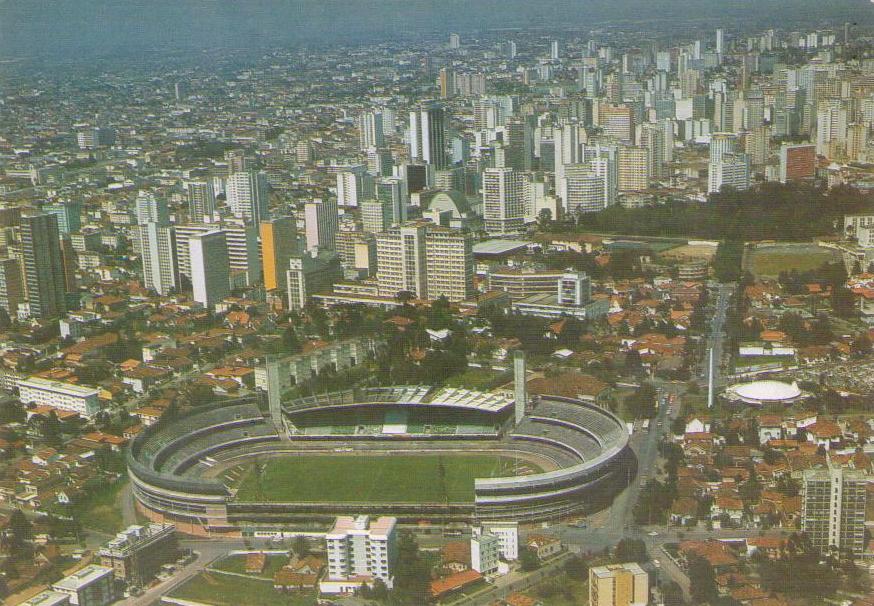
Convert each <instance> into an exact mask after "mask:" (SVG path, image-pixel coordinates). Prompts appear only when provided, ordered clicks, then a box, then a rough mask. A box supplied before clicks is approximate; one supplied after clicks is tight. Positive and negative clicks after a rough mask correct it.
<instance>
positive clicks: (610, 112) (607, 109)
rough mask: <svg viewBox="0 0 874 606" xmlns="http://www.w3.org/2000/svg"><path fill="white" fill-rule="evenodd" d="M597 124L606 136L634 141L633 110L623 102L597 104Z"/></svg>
mask: <svg viewBox="0 0 874 606" xmlns="http://www.w3.org/2000/svg"><path fill="white" fill-rule="evenodd" d="M598 126H600V127H601V129H602V130H603V131H604V134H605V135H607V136H608V137H613V138H614V139H618V140H619V141H634V110H633V109H632V108H631V107H629V106H628V105H625V104H621V105H618V104H613V103H600V104H598Z"/></svg>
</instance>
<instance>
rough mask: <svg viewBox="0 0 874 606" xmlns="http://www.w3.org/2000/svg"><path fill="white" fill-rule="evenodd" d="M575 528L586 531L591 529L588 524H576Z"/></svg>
mask: <svg viewBox="0 0 874 606" xmlns="http://www.w3.org/2000/svg"><path fill="white" fill-rule="evenodd" d="M574 526H575V527H577V528H582V529H586V528H588V527H589V525H588V524H587V523H586V522H577V523H575V524H574Z"/></svg>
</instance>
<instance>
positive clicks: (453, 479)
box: [237, 454, 531, 503]
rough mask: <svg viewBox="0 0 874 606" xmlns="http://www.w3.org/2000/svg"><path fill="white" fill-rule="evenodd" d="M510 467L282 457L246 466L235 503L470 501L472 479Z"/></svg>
mask: <svg viewBox="0 0 874 606" xmlns="http://www.w3.org/2000/svg"><path fill="white" fill-rule="evenodd" d="M519 466H520V467H522V466H525V467H527V468H529V469H530V467H531V465H530V463H527V462H525V463H521V462H520V465H519ZM514 467H515V466H514V460H513V459H511V458H507V457H498V456H493V455H452V454H449V455H445V456H441V455H391V456H355V457H352V456H328V455H308V456H288V457H283V458H279V459H269V460H267V461H264V462H262V463H257V464H255V465H253V466H251V467H249V468H248V469H247V470H246V471H245V473H244V474H243V476H242V481H241V482H240V485H239V489H238V492H237V500H238V501H242V502H253V501H268V502H332V501H334V502H341V503H349V502H365V503H442V502H446V501H448V502H450V503H470V502H472V501H473V496H474V494H473V486H474V479H476V478H490V477H499V476H504V475H510V474H512V473H514Z"/></svg>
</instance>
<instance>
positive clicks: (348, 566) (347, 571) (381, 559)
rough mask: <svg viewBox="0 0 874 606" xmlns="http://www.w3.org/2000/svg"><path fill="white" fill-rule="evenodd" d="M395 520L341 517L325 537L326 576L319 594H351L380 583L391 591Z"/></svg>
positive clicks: (394, 550)
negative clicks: (376, 581) (362, 587)
mask: <svg viewBox="0 0 874 606" xmlns="http://www.w3.org/2000/svg"><path fill="white" fill-rule="evenodd" d="M396 525H397V520H396V519H395V518H389V517H380V518H377V519H375V520H372V521H371V520H370V518H369V517H368V516H358V517H356V518H353V517H351V516H340V517H338V518H337V519H336V521H335V522H334V527H333V528H332V529H331V530H330V531H329V532H328V533H327V534H326V535H325V543H326V547H327V551H328V574H327V578H326V579H325V580H323V581H322V582H321V583H320V585H319V588H320V589H321V591H322V593H329V594H330V593H352V592H353V591H354V590H356V589H358V588H360V587H361V586H362V585H364V584H367V583H369V584H372V583H373V581H374V580H375V579H380V580H381V581H382V582H383V583H385V585H386V586H387V587H389V588H391V587H392V586H393V584H394V576H393V575H392V572H393V568H394V564H395V559H396V558H397V545H396V543H397V534H396Z"/></svg>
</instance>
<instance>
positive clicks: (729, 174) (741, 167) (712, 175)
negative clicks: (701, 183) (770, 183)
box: [707, 154, 750, 194]
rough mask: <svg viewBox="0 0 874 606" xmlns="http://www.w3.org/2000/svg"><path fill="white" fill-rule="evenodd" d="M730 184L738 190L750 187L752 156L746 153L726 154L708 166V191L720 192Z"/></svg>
mask: <svg viewBox="0 0 874 606" xmlns="http://www.w3.org/2000/svg"><path fill="white" fill-rule="evenodd" d="M725 186H730V187H733V188H734V189H737V190H743V189H749V187H750V157H749V156H748V155H746V154H726V155H724V156H723V157H722V160H721V161H719V162H711V163H710V165H709V167H708V177H707V193H708V194H712V193H716V192H719V191H720V190H722V188H723V187H725Z"/></svg>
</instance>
